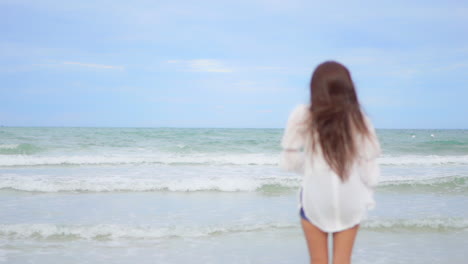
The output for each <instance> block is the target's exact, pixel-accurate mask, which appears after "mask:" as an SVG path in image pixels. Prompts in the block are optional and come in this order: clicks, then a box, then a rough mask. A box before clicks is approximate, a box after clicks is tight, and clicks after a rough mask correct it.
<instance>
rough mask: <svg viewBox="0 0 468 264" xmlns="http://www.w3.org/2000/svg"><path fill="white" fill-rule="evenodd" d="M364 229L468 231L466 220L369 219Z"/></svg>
mask: <svg viewBox="0 0 468 264" xmlns="http://www.w3.org/2000/svg"><path fill="white" fill-rule="evenodd" d="M362 227H363V228H364V229H368V230H375V231H400V230H401V231H433V232H435V231H441V232H443V231H468V219H466V218H451V217H447V218H443V217H440V218H425V219H370V220H367V221H364V222H363V224H362Z"/></svg>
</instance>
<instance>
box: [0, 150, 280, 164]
mask: <svg viewBox="0 0 468 264" xmlns="http://www.w3.org/2000/svg"><path fill="white" fill-rule="evenodd" d="M278 159H279V156H278V155H269V154H249V153H246V154H232V155H229V154H219V153H214V154H206V153H200V154H193V155H176V154H155V155H145V156H143V155H141V156H137V155H132V154H128V155H106V154H104V155H95V156H91V155H82V156H25V155H11V156H0V166H48V165H49V166H50V165H59V166H63V165H119V164H166V165H277V162H278Z"/></svg>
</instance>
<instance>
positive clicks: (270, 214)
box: [0, 127, 468, 264]
mask: <svg viewBox="0 0 468 264" xmlns="http://www.w3.org/2000/svg"><path fill="white" fill-rule="evenodd" d="M282 132H283V131H282V129H220V128H216V129H209V128H58V127H54V128H52V127H50V128H49V127H34V128H32V127H31V128H28V127H17V128H15V127H1V128H0V201H1V203H0V263H41V264H42V263H187V262H190V263H255V264H257V263H307V262H308V253H307V249H306V244H305V240H304V237H303V234H302V230H301V228H300V222H299V216H298V188H299V185H300V181H301V176H300V175H297V174H292V173H288V172H285V171H282V170H280V169H279V168H278V165H277V163H278V157H279V152H280V150H281V149H280V147H279V142H280V139H281V136H282ZM377 133H378V136H379V139H380V142H381V145H382V149H383V154H382V156H381V157H380V158H379V163H380V165H381V171H382V175H381V177H380V183H379V186H378V188H377V189H376V193H375V199H376V202H377V206H376V208H375V209H374V210H372V211H370V212H369V214H368V219H367V220H366V221H364V222H363V223H362V224H361V228H360V232H359V234H358V237H357V240H356V244H355V248H354V255H353V263H361V264H365V263H412V264H415V263H424V264H426V263H452V264H457V263H460V264H461V263H468V262H467V259H466V254H467V252H468V251H467V250H468V130H378V131H377Z"/></svg>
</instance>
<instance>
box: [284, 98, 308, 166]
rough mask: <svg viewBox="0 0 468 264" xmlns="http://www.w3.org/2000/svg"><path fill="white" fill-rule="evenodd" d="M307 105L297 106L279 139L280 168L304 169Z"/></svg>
mask: <svg viewBox="0 0 468 264" xmlns="http://www.w3.org/2000/svg"><path fill="white" fill-rule="evenodd" d="M307 115H308V107H307V106H306V105H300V106H297V107H296V108H295V109H294V110H293V111H292V113H291V114H290V116H289V119H288V123H287V125H286V129H285V131H284V134H283V138H282V140H281V147H282V149H283V150H282V151H281V156H280V162H279V165H280V167H281V168H283V169H285V170H288V171H294V172H297V173H302V172H303V171H304V153H303V151H302V148H303V147H304V142H305V136H306V134H305V133H306V130H307V129H306V128H307V123H306V120H307Z"/></svg>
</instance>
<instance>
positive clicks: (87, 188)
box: [0, 175, 300, 193]
mask: <svg viewBox="0 0 468 264" xmlns="http://www.w3.org/2000/svg"><path fill="white" fill-rule="evenodd" d="M299 185H300V177H251V178H247V177H234V176H229V177H203V176H200V177H196V178H194V177H191V178H132V177H118V176H110V177H48V176H18V175H3V176H1V177H0V190H1V189H11V190H15V191H26V192H151V191H170V192H199V191H220V192H242V191H243V192H253V191H258V192H265V193H275V192H282V191H288V190H296V189H297V188H298V187H299Z"/></svg>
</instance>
